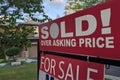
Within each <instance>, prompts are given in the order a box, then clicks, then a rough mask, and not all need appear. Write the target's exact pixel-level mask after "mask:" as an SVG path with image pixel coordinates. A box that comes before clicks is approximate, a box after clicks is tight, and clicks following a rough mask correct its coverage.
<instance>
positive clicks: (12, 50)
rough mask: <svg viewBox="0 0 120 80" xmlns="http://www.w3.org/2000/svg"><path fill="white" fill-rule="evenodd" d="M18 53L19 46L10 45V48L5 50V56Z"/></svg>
mask: <svg viewBox="0 0 120 80" xmlns="http://www.w3.org/2000/svg"><path fill="white" fill-rule="evenodd" d="M18 53H20V48H18V47H10V48H8V49H6V50H5V54H6V55H7V56H15V55H17V54H18Z"/></svg>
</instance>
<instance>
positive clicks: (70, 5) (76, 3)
mask: <svg viewBox="0 0 120 80" xmlns="http://www.w3.org/2000/svg"><path fill="white" fill-rule="evenodd" d="M105 1H107V0H68V1H67V5H66V6H65V15H67V14H70V13H74V12H77V11H80V10H83V9H85V8H89V7H91V6H94V5H97V4H99V3H101V2H105Z"/></svg>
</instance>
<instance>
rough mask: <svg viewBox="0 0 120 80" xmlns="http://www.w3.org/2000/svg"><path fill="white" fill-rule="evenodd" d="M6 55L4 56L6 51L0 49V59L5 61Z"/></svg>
mask: <svg viewBox="0 0 120 80" xmlns="http://www.w3.org/2000/svg"><path fill="white" fill-rule="evenodd" d="M4 58H5V55H4V51H3V49H1V48H0V59H4Z"/></svg>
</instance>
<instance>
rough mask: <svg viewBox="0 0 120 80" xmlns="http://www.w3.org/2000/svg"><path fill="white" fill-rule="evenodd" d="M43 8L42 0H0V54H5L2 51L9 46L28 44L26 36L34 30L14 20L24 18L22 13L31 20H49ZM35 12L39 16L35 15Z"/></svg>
mask: <svg viewBox="0 0 120 80" xmlns="http://www.w3.org/2000/svg"><path fill="white" fill-rule="evenodd" d="M43 8H44V7H43V6H42V0H0V49H1V50H0V54H4V55H5V53H4V52H2V51H5V49H7V48H10V47H20V48H26V47H27V46H30V44H31V42H30V41H29V40H28V39H27V36H28V35H29V33H33V32H34V28H26V26H25V25H17V24H16V21H17V19H20V20H25V17H24V15H28V16H29V17H30V19H31V20H32V21H37V22H45V21H49V20H50V18H49V17H48V16H47V15H46V14H45V12H44V10H43ZM36 13H37V14H38V13H39V14H40V16H41V17H39V18H38V16H37V17H36V16H35V14H36ZM1 30H2V31H1Z"/></svg>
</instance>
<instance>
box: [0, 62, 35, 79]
mask: <svg viewBox="0 0 120 80" xmlns="http://www.w3.org/2000/svg"><path fill="white" fill-rule="evenodd" d="M0 80H37V64H36V63H35V62H34V63H29V64H24V65H21V66H14V67H10V66H9V67H3V68H0Z"/></svg>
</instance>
